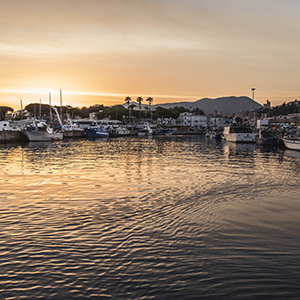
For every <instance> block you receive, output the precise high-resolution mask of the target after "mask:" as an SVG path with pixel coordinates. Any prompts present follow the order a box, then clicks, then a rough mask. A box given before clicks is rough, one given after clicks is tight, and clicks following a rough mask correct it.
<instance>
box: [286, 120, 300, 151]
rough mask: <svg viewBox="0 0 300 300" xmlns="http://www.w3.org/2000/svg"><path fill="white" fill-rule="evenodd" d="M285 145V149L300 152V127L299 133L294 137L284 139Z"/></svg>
mask: <svg viewBox="0 0 300 300" xmlns="http://www.w3.org/2000/svg"><path fill="white" fill-rule="evenodd" d="M282 140H283V143H284V145H285V147H287V148H288V149H291V150H300V127H299V126H298V128H297V131H296V133H295V134H294V135H291V136H285V137H283V139H282Z"/></svg>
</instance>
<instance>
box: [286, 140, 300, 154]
mask: <svg viewBox="0 0 300 300" xmlns="http://www.w3.org/2000/svg"><path fill="white" fill-rule="evenodd" d="M283 143H284V145H285V147H286V148H288V149H291V150H298V151H300V140H299V139H283Z"/></svg>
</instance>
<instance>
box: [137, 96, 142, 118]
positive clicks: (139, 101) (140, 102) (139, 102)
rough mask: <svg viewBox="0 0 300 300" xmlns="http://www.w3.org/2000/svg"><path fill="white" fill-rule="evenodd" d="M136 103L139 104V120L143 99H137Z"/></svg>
mask: <svg viewBox="0 0 300 300" xmlns="http://www.w3.org/2000/svg"><path fill="white" fill-rule="evenodd" d="M136 101H137V103H138V104H139V118H141V106H142V102H143V98H142V97H137V98H136Z"/></svg>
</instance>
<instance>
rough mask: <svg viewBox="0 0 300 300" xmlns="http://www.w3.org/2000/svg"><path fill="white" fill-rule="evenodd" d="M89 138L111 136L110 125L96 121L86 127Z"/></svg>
mask: <svg viewBox="0 0 300 300" xmlns="http://www.w3.org/2000/svg"><path fill="white" fill-rule="evenodd" d="M84 130H85V132H86V135H87V137H88V138H94V139H95V138H103V137H109V127H108V126H105V125H102V124H101V123H100V124H98V123H97V122H95V123H94V124H92V125H91V126H89V127H87V128H85V129H84Z"/></svg>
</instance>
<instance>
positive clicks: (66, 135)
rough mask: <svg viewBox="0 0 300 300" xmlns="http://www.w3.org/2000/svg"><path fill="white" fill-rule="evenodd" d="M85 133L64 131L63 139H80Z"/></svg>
mask: <svg viewBox="0 0 300 300" xmlns="http://www.w3.org/2000/svg"><path fill="white" fill-rule="evenodd" d="M85 136H86V133H85V131H84V130H65V131H64V138H81V137H85Z"/></svg>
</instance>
